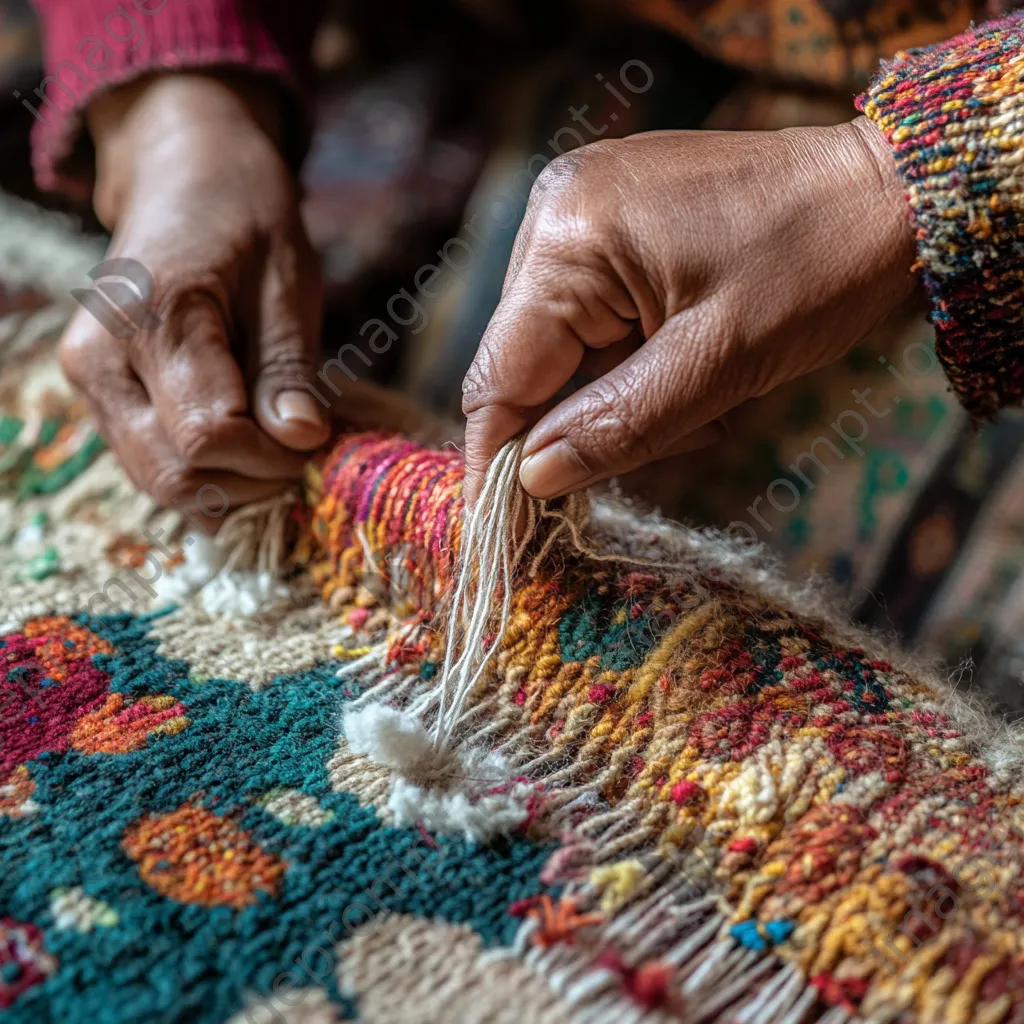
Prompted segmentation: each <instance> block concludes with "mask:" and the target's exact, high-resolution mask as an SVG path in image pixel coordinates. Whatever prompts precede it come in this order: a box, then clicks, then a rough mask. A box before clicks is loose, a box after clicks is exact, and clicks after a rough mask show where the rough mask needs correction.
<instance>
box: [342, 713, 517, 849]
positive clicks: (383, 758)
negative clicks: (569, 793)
mask: <svg viewBox="0 0 1024 1024" xmlns="http://www.w3.org/2000/svg"><path fill="white" fill-rule="evenodd" d="M342 729H343V731H344V733H345V738H346V740H348V745H349V747H350V749H351V750H352V751H353V752H355V753H359V754H365V755H366V756H367V757H369V758H370V759H371V760H372V761H375V762H377V764H381V765H384V766H385V767H387V768H390V769H392V770H393V771H394V772H396V773H397V775H398V777H397V778H396V779H394V781H393V782H392V786H391V795H390V797H389V798H388V807H389V809H390V810H391V812H392V814H393V815H394V817H395V824H396V825H398V826H399V827H400V828H406V827H410V826H414V825H422V826H423V827H424V828H426V829H427V830H428V831H430V832H434V833H437V834H440V835H461V836H464V837H465V838H466V839H467V840H469V841H470V842H478V843H484V842H488V841H489V840H491V839H493V838H495V837H496V836H499V835H502V834H505V833H508V832H512V831H513V830H514V829H516V828H518V827H519V826H520V825H521V824H522V823H523V822H524V821H525V820H526V818H527V815H528V813H529V812H528V810H527V806H526V805H527V802H528V801H529V799H530V796H531V794H532V793H533V787H532V786H531V785H530V784H529V783H528V782H521V781H515V782H513V781H511V780H510V778H509V771H508V765H507V763H506V762H505V760H504V758H502V757H501V756H500V755H499V754H496V753H493V752H490V751H468V752H465V753H463V752H460V751H458V750H454V749H449V750H446V751H444V752H443V753H442V752H439V751H438V750H437V749H436V748H435V746H434V745H433V743H432V742H431V740H430V737H429V736H428V735H427V731H426V729H425V728H424V726H423V723H422V722H421V721H420V720H419V718H418V717H417V716H416V715H413V714H410V713H409V712H407V711H400V710H398V709H397V708H391V707H386V706H385V705H383V704H367V705H366V707H364V708H361V709H359V710H350V711H347V712H346V713H345V715H344V717H343V719H342ZM432 782H433V783H436V784H434V785H432V784H431V783H432Z"/></svg>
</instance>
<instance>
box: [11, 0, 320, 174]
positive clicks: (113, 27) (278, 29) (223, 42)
mask: <svg viewBox="0 0 1024 1024" xmlns="http://www.w3.org/2000/svg"><path fill="white" fill-rule="evenodd" d="M37 7H38V8H39V13H40V16H41V17H42V19H43V30H44V41H45V65H46V78H44V79H43V80H42V82H41V83H40V85H39V87H38V88H37V89H36V90H34V94H33V95H32V96H25V97H22V99H23V100H27V101H28V102H30V103H31V105H32V108H34V113H33V116H35V118H36V124H35V126H34V129H33V137H32V143H33V156H32V160H33V167H34V169H35V174H36V181H37V182H38V184H39V187H40V188H44V189H57V188H64V189H73V186H74V184H76V183H77V184H79V186H80V185H81V178H82V176H83V174H85V173H88V168H89V166H90V163H91V162H90V161H89V160H85V161H82V160H78V161H72V160H71V159H70V158H71V157H72V155H73V154H76V153H77V154H80V153H81V146H80V145H79V144H80V143H81V142H82V136H83V131H82V127H83V117H82V112H83V111H84V109H85V107H86V105H87V104H88V102H89V100H90V99H91V97H93V96H94V95H96V93H98V92H100V91H101V90H103V89H108V88H110V87H111V86H114V85H120V84H122V83H124V82H128V81H130V80H131V79H133V78H136V77H138V76H139V75H142V74H145V73H147V72H151V71H154V70H159V69H166V70H185V69H189V68H199V67H210V68H212V67H226V68H245V69H247V70H249V71H252V72H255V73H259V74H264V75H269V76H271V77H274V78H276V79H278V80H279V81H281V82H282V84H283V85H284V86H286V88H287V92H288V93H289V94H290V95H291V96H292V98H293V99H294V100H297V99H298V94H299V92H300V89H301V86H302V84H303V83H304V82H305V79H306V77H307V74H308V67H309V47H310V41H311V38H312V34H313V31H314V29H315V27H316V22H317V18H318V15H319V8H320V5H319V4H317V3H308V2H305V0H303V2H300V3H295V4H284V3H280V2H277V3H275V2H273V0H266V2H263V3H254V2H246V0H123V2H122V3H116V4H115V3H114V2H113V0H37ZM58 76H59V77H58ZM44 95H45V99H43V98H42V97H43V96H44ZM300 110H301V107H298V105H297V111H296V112H297V113H298V111H300ZM290 120H291V121H293V122H294V121H295V118H294V117H293V118H291V119H290ZM301 135H302V136H303V138H304V137H305V132H302V133H301ZM294 155H295V154H294V153H290V154H289V156H290V157H293V158H294Z"/></svg>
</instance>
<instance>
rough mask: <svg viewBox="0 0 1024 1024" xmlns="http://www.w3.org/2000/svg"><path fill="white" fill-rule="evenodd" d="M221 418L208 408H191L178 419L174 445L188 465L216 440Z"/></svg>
mask: <svg viewBox="0 0 1024 1024" xmlns="http://www.w3.org/2000/svg"><path fill="white" fill-rule="evenodd" d="M220 426H221V420H220V418H219V417H217V416H216V415H215V414H214V413H213V412H212V411H210V410H208V409H192V410H189V411H188V412H186V413H185V414H184V415H183V416H181V418H180V419H179V420H178V422H177V424H176V425H175V429H174V445H175V447H176V448H177V449H178V451H179V452H180V453H181V456H182V458H183V459H184V460H185V462H186V464H187V465H189V466H194V465H196V464H197V463H198V462H199V461H200V460H201V459H202V457H203V456H204V455H206V454H207V453H208V452H209V450H210V448H211V447H212V446H213V445H214V444H215V443H216V442H217V439H218V435H219V433H220Z"/></svg>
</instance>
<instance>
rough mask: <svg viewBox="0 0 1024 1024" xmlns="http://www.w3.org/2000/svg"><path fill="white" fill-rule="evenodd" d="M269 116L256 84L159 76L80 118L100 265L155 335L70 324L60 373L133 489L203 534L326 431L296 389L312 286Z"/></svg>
mask: <svg viewBox="0 0 1024 1024" xmlns="http://www.w3.org/2000/svg"><path fill="white" fill-rule="evenodd" d="M275 109H276V108H275V105H274V104H273V103H272V102H271V99H270V96H269V95H268V94H265V93H263V92H262V90H261V89H260V88H259V87H255V86H254V88H253V91H252V92H251V93H250V92H247V91H246V90H245V88H244V87H242V88H239V87H238V86H237V85H228V84H227V83H226V82H225V81H224V80H221V79H218V78H214V77H207V76H202V75H164V76H160V77H158V78H156V79H153V80H149V81H147V82H145V83H142V84H140V85H136V86H131V87H127V88H125V89H122V90H118V91H117V92H114V93H111V94H109V95H105V96H102V97H100V98H99V99H98V100H96V101H94V103H93V105H92V107H91V108H90V111H89V118H90V127H91V129H92V133H93V137H94V140H95V143H96V151H97V185H96V189H95V193H94V203H95V207H96V211H97V213H98V215H99V217H100V219H101V220H102V221H103V222H104V223H105V224H106V225H107V226H108V227H109V228H111V229H112V230H113V239H112V242H111V246H110V251H109V253H108V257H116V256H119V257H128V258H131V259H132V260H136V261H138V263H139V264H141V265H142V266H143V267H145V268H146V269H147V270H148V271H149V273H150V274H151V275H152V278H153V281H154V285H155V288H154V296H153V300H152V301H151V302H150V303H149V304H148V308H149V309H150V310H152V312H153V313H154V314H155V316H156V317H157V318H158V320H159V325H158V326H152V327H151V328H150V329H138V330H132V328H131V326H129V328H128V330H127V332H125V331H120V330H116V328H117V325H116V324H114V325H113V326H114V328H115V332H114V333H112V332H111V331H110V330H108V329H107V328H106V327H104V326H103V324H101V323H100V322H98V321H97V319H96V318H95V317H94V316H91V315H90V314H89V313H87V312H86V311H84V310H83V311H81V312H80V313H79V314H78V315H77V316H76V317H75V319H74V320H73V322H72V323H71V325H70V326H69V328H68V330H67V332H66V333H65V336H64V338H63V340H62V343H61V363H62V366H63V368H64V371H65V373H66V374H67V376H68V378H69V379H70V380H71V381H72V382H73V383H74V384H75V385H77V387H78V388H80V389H81V390H82V391H83V392H84V394H85V396H86V398H87V399H88V401H89V403H90V406H91V408H92V410H93V412H94V414H95V416H96V418H97V421H98V423H99V427H100V430H101V431H102V433H103V435H104V437H105V438H106V440H107V441H108V443H109V444H110V445H111V447H112V448H113V449H114V451H115V453H116V454H117V456H118V458H119V459H120V460H121V462H122V464H123V465H124V467H125V469H126V470H127V472H128V473H129V475H130V476H131V477H132V479H133V480H134V481H135V482H136V484H138V485H139V486H141V487H143V488H145V489H146V490H148V491H150V492H151V493H152V494H153V495H154V496H155V497H156V498H158V499H159V500H160V501H161V502H164V503H166V504H171V503H172V502H174V503H178V504H179V506H180V507H181V508H183V509H185V510H187V511H189V512H190V513H191V514H193V515H196V516H197V518H198V519H199V520H200V521H201V522H203V523H204V524H205V525H208V526H213V525H215V524H216V523H217V521H218V520H219V518H220V516H221V515H222V514H223V507H222V506H223V505H224V495H225V494H226V495H227V501H228V502H229V503H230V505H231V506H232V507H233V506H235V505H237V504H243V503H245V502H247V501H252V500H255V499H258V498H262V497H266V496H269V495H271V494H273V493H275V492H277V491H279V490H281V489H282V487H283V486H284V482H285V481H287V480H291V479H294V478H295V477H296V476H297V475H298V474H299V472H300V471H301V467H302V464H303V462H304V461H305V459H304V456H303V455H302V454H301V453H302V452H304V451H308V450H310V449H312V448H315V447H317V446H318V445H319V444H321V443H323V442H324V441H325V440H326V439H327V436H328V433H329V426H328V423H327V420H326V418H325V417H324V415H323V413H322V410H321V407H320V406H319V405H318V403H317V402H316V401H315V399H314V398H313V397H312V396H311V395H310V393H309V392H308V391H306V390H303V388H302V385H301V382H300V381H299V380H298V379H297V378H301V377H305V378H306V379H312V377H313V373H314V369H313V361H314V358H315V355H316V351H317V344H318V338H319V323H320V301H321V283H320V274H319V267H318V264H317V260H316V256H315V254H314V252H313V251H312V248H311V246H310V244H309V241H308V239H307V237H306V233H305V230H304V228H303V226H302V223H301V220H300V218H299V206H298V194H297V186H296V183H295V180H294V176H293V175H292V173H291V171H290V170H289V168H288V167H287V165H286V164H285V162H284V160H283V159H282V157H281V155H280V153H279V151H278V148H277V146H276V145H275V141H274V134H275V125H274V111H275ZM136 319H137V318H136ZM108 326H111V324H110V323H109V322H108ZM204 485H214V486H213V487H207V488H206V489H205V491H204V492H203V493H202V495H201V496H200V499H199V506H204V505H205V506H206V508H207V509H209V511H211V512H213V513H214V515H213V516H208V515H206V513H205V512H204V510H203V508H202V507H199V508H197V506H196V495H197V493H198V492H200V490H201V489H202V488H204ZM218 489H219V490H218Z"/></svg>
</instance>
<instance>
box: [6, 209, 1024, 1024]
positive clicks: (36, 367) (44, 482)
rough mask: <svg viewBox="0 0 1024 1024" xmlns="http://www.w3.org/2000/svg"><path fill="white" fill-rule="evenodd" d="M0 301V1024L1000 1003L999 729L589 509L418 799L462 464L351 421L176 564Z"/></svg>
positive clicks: (901, 670)
mask: <svg viewBox="0 0 1024 1024" xmlns="http://www.w3.org/2000/svg"><path fill="white" fill-rule="evenodd" d="M33 234H34V235H35V236H37V238H45V234H46V233H45V230H44V229H43V226H40V227H38V229H36V230H35V231H34V232H33ZM89 255H90V254H89V251H88V247H85V250H84V251H82V252H79V253H78V257H79V259H81V258H86V257H89ZM71 262H74V261H71ZM46 265H47V268H48V272H51V273H52V274H53V283H52V284H51V285H49V286H47V287H42V286H39V293H40V295H42V294H43V293H47V289H48V288H49V289H51V290H49V291H48V294H49V295H51V296H52V295H57V294H59V293H60V288H61V287H62V285H60V282H59V281H58V280H57V278H58V277H59V274H57V273H56V271H55V267H56V264H55V263H54V262H53V261H52V260H51V261H46ZM40 280H43V277H42V270H40ZM20 301H22V302H23V305H24V308H23V309H21V310H20V313H19V315H20V316H21V319H20V320H19V322H18V329H17V330H14V329H13V328H12V331H11V335H10V338H11V339H13V340H9V341H8V347H7V349H6V351H5V353H4V363H3V366H2V370H0V396H3V400H4V403H5V404H4V408H5V409H6V410H8V411H7V413H6V418H5V419H4V420H3V422H2V426H0V429H2V430H3V432H4V433H3V437H2V438H0V442H2V444H3V462H2V464H0V472H2V473H3V478H2V479H3V486H4V496H3V497H2V498H0V502H2V504H0V524H2V527H3V530H4V532H5V552H6V557H5V558H4V559H3V561H2V564H0V593H2V595H3V596H2V598H0V605H2V615H0V634H2V640H0V701H2V704H0V707H2V708H3V710H2V712H0V1011H2V1012H3V1014H4V1018H5V1019H8V1020H11V1021H12V1022H17V1024H21V1022H25V1024H29V1022H32V1024H36V1022H40V1024H45V1022H49V1021H61V1022H63V1021H70V1020H95V1021H98V1022H103V1024H122V1022H135V1021H146V1022H149V1021H160V1022H163V1021H167V1022H189V1024H191V1022H210V1024H223V1022H230V1024H242V1022H243V1021H248V1022H249V1024H257V1022H260V1024H262V1022H268V1021H275V1022H280V1021H284V1022H286V1024H333V1022H335V1021H339V1020H343V1019H357V1020H364V1021H367V1022H378V1021H379V1022H388V1021H395V1022H411V1021H416V1022H419V1021H438V1022H449V1021H508V1022H513V1021H515V1022H518V1021H552V1022H554V1021H558V1022H565V1021H594V1022H598V1021H609V1022H611V1021H614V1022H619V1021H686V1022H693V1024H700V1022H712V1021H721V1022H726V1021H728V1022H736V1024H755V1022H758V1024H760V1022H787V1024H799V1022H810V1021H820V1022H827V1024H839V1022H844V1021H848V1020H853V1019H865V1020H885V1021H895V1020H901V1021H922V1022H929V1024H930V1022H949V1024H954V1022H955V1024H960V1022H979V1024H980V1022H993V1024H994V1022H999V1021H1006V1022H1009V1021H1019V1020H1021V1019H1022V1017H1024V949H1022V946H1024V931H1022V928H1021V921H1020V918H1021V915H1022V914H1024V890H1022V889H1020V888H1019V885H1020V882H1019V875H1020V870H1021V866H1022V864H1024V839H1022V832H1021V830H1020V828H1018V825H1019V824H1024V823H1021V822H1018V808H1019V806H1020V802H1021V800H1022V799H1024V782H1022V780H1021V767H1022V765H1021V756H1020V753H1019V752H1020V750H1021V749H1022V747H1021V740H1020V739H1019V738H1018V737H1017V736H1016V734H1014V733H1013V732H1011V731H1009V730H1008V729H1006V728H1004V727H1001V726H1000V725H999V723H998V722H996V721H994V720H992V719H990V718H988V717H987V716H986V715H985V714H984V713H980V712H976V711H973V710H972V709H971V708H969V707H968V706H967V705H965V704H964V703H963V702H961V701H959V700H958V699H957V698H956V696H955V695H954V694H952V693H951V692H950V691H949V689H948V688H947V687H945V685H944V684H943V683H942V682H941V681H939V680H936V679H933V678H931V677H929V676H928V674H927V673H926V672H925V671H924V670H923V669H921V668H920V667H919V666H916V665H914V664H912V663H908V662H907V661H906V660H905V659H904V658H903V657H902V656H900V655H899V654H898V653H895V652H892V651H889V650H886V649H884V647H883V646H882V645H880V644H879V643H878V642H877V641H875V640H874V639H872V638H871V637H868V636H866V635H862V634H859V633H857V632H855V631H854V630H852V629H850V628H849V627H848V626H846V625H845V623H844V622H843V621H842V620H841V619H838V618H836V617H833V616H831V615H830V614H828V613H827V612H826V611H824V610H823V609H824V607H825V606H824V604H823V602H822V601H821V599H820V597H819V596H818V595H817V594H816V593H815V592H814V591H812V590H807V589H803V588H800V587H795V586H793V585H792V584H789V583H787V582H785V580H784V579H783V577H782V575H781V574H780V572H779V570H778V568H777V567H776V566H775V565H774V564H772V563H771V562H770V561H769V560H766V559H765V556H763V555H762V554H760V553H756V552H752V551H750V550H749V549H746V548H744V547H742V546H739V545H737V544H732V543H728V542H727V541H725V540H723V539H722V538H720V537H716V536H714V535H711V534H701V533H695V532H691V531H686V530H683V529H681V528H679V527H676V526H673V525H672V524H669V523H665V522H663V521H661V520H659V519H657V518H652V517H641V516H639V515H637V514H635V513H633V512H631V511H630V510H628V509H625V508H623V507H622V506H619V505H614V504H601V503H598V504H596V505H595V508H594V511H593V516H592V519H591V523H590V526H589V531H590V532H589V533H588V543H589V544H590V545H591V546H592V547H594V548H595V549H596V550H597V551H598V552H600V553H602V554H603V555H604V556H605V557H604V558H602V559H592V558H588V557H586V556H584V555H582V554H580V553H579V552H578V550H577V549H576V547H574V545H573V544H571V543H570V542H569V539H568V538H567V536H566V535H565V531H562V534H561V535H560V536H558V537H556V538H555V539H554V540H552V543H551V544H547V545H545V544H542V543H541V542H540V541H539V542H538V544H539V545H540V546H539V547H538V548H536V549H535V550H533V551H531V553H530V554H531V558H530V559H528V560H527V564H528V565H529V566H530V568H529V570H524V572H523V574H522V575H521V576H520V577H518V578H517V583H516V586H515V588H514V591H513V592H512V594H511V603H512V615H511V620H510V626H509V628H508V629H507V630H506V631H505V632H504V634H503V635H501V636H492V637H489V638H488V639H487V641H486V646H487V648H488V650H490V652H491V655H492V657H491V661H490V663H489V665H490V667H489V670H488V671H487V672H486V673H485V674H484V675H483V676H482V678H481V680H480V683H479V685H477V686H476V687H475V688H474V689H473V691H472V693H471V695H470V699H469V701H468V704H467V709H466V710H467V717H465V718H464V719H463V720H462V725H461V727H460V730H459V733H458V737H457V742H456V743H455V744H454V746H453V747H452V749H450V750H449V751H448V755H447V756H448V764H449V768H450V766H451V765H454V766H455V767H454V769H453V770H448V771H447V774H443V775H440V776H437V775H435V776H432V777H431V776H430V774H429V773H427V775H426V776H425V777H418V776H416V774H415V772H410V771H409V765H410V763H411V760H415V758H411V754H410V751H413V752H415V751H416V750H417V749H418V748H417V744H421V743H422V739H423V734H422V733H420V732H417V731H416V729H415V728H409V726H410V723H415V722H416V721H417V714H416V712H417V709H419V708H425V707H428V706H429V700H430V697H431V694H432V693H433V692H435V690H436V686H437V682H438V679H439V678H440V676H441V675H442V674H443V673H444V669H445V652H444V650H443V645H442V640H441V637H440V635H439V634H438V632H437V631H436V630H435V629H434V628H433V622H434V613H435V612H436V611H437V610H438V608H439V607H440V606H441V605H442V604H443V601H444V598H445V596H446V595H447V594H448V593H450V590H451V586H452V579H453V572H454V564H455V563H454V558H455V554H456V551H457V549H458V545H459V543H460V535H459V524H460V512H461V499H460V498H459V480H460V476H461V468H460V460H459V455H458V453H457V451H454V450H451V449H440V450H431V449H428V448H424V447H421V446H420V445H418V444H414V443H412V442H411V441H409V440H408V439H406V438H403V437H396V436H394V435H391V434H385V433H380V432H376V433H369V434H361V435H356V436H353V437H348V438H346V439H344V440H343V441H342V442H341V443H339V445H338V446H337V447H336V448H335V450H334V452H333V453H331V455H330V456H329V457H328V459H327V461H326V462H325V463H323V464H322V465H320V466H318V467H316V468H313V469H311V471H310V475H309V480H308V482H307V487H306V489H305V493H304V495H303V496H302V498H301V499H296V500H294V501H292V502H291V503H289V502H288V501H285V500H282V501H280V502H272V503H267V504H265V505H263V506H258V507H255V508H251V509H247V510H241V511H239V512H236V513H232V514H231V515H230V516H229V517H226V519H227V520H228V521H226V523H225V529H224V530H222V531H221V537H220V539H219V541H218V542H217V543H216V544H214V543H209V542H206V541H204V540H202V539H200V538H198V537H196V536H194V535H192V534H190V533H189V532H188V528H187V526H188V524H187V523H183V522H182V521H181V520H180V517H178V516H177V515H176V514H168V513H166V512H164V511H162V510H160V509H158V508H157V507H156V506H155V505H154V504H153V503H152V502H151V501H150V500H149V499H148V498H146V497H145V496H144V495H140V494H138V493H136V492H135V491H134V490H133V489H132V488H131V487H130V485H129V484H128V482H127V481H126V480H125V478H124V477H123V475H122V474H121V472H120V471H119V469H118V468H117V466H116V465H115V464H114V463H113V461H112V460H111V459H110V457H109V455H106V454H103V453H101V452H100V451H99V447H100V446H99V443H98V441H97V439H96V438H95V436H94V434H93V433H92V431H91V428H89V426H88V423H87V421H86V420H85V419H84V417H83V416H82V414H81V410H80V409H79V408H78V407H77V405H76V403H75V400H74V399H73V397H72V396H71V395H70V394H69V392H68V391H67V389H66V386H65V385H64V384H63V382H62V380H61V378H60V376H59V374H58V373H57V372H56V369H55V366H54V363H53V360H52V355H51V354H50V352H49V351H48V350H47V347H46V345H45V344H42V342H45V339H46V338H47V337H52V335H53V334H55V333H56V331H57V329H59V322H60V312H61V309H60V307H57V308H54V307H53V306H52V303H51V302H50V301H49V300H45V301H44V300H42V299H38V298H32V297H31V296H27V297H26V296H25V295H24V294H23V295H22V299H21V300H20ZM26 332H30V333H31V336H32V342H31V344H30V343H28V342H27V341H25V337H26ZM609 559H610V560H609ZM421 717H422V718H423V720H424V721H425V722H427V723H428V724H429V719H430V716H429V714H424V715H423V716H421ZM403 730H405V731H404V732H403ZM422 755H423V758H424V759H427V758H429V757H430V756H432V755H431V754H430V752H429V751H428V750H427V749H426V748H424V749H423V750H422Z"/></svg>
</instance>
